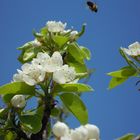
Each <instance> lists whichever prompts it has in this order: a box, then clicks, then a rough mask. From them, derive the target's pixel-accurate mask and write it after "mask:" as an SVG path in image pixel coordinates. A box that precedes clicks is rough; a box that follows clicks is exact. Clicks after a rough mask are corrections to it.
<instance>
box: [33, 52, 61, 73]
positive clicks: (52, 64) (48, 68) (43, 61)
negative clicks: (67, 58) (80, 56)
mask: <svg viewBox="0 0 140 140" xmlns="http://www.w3.org/2000/svg"><path fill="white" fill-rule="evenodd" d="M32 63H33V64H35V65H40V66H41V67H42V69H43V70H44V71H45V72H54V71H56V70H57V69H59V68H60V67H61V66H62V65H63V59H62V56H61V54H60V52H57V51H56V52H54V53H53V55H52V56H51V57H50V56H49V55H48V54H47V53H42V52H40V53H38V54H37V58H34V59H33V61H32Z"/></svg>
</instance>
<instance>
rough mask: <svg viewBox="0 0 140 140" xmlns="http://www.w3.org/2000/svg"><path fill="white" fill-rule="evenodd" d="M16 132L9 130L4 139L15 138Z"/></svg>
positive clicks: (13, 139)
mask: <svg viewBox="0 0 140 140" xmlns="http://www.w3.org/2000/svg"><path fill="white" fill-rule="evenodd" d="M15 138H16V134H15V133H14V132H11V131H8V132H7V133H6V135H5V137H4V140H15Z"/></svg>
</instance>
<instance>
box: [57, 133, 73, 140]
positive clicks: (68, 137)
mask: <svg viewBox="0 0 140 140" xmlns="http://www.w3.org/2000/svg"><path fill="white" fill-rule="evenodd" d="M60 140H72V139H71V136H70V135H69V134H67V135H65V136H62V137H61V138H60Z"/></svg>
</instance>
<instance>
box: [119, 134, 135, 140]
mask: <svg viewBox="0 0 140 140" xmlns="http://www.w3.org/2000/svg"><path fill="white" fill-rule="evenodd" d="M133 138H134V134H132V133H129V134H127V135H125V136H122V137H120V138H117V140H133Z"/></svg>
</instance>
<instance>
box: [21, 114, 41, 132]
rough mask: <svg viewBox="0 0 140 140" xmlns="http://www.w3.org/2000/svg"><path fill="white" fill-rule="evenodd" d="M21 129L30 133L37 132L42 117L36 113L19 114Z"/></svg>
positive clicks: (39, 128)
mask: <svg viewBox="0 0 140 140" xmlns="http://www.w3.org/2000/svg"><path fill="white" fill-rule="evenodd" d="M19 118H20V121H21V126H22V129H23V130H25V131H28V132H30V133H34V134H35V133H37V132H39V131H40V130H41V127H42V123H41V120H42V118H41V117H40V116H39V115H38V114H34V115H21V116H20V117H19Z"/></svg>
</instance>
